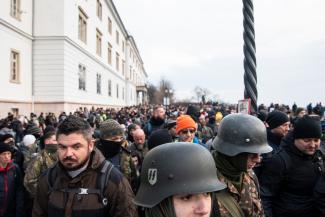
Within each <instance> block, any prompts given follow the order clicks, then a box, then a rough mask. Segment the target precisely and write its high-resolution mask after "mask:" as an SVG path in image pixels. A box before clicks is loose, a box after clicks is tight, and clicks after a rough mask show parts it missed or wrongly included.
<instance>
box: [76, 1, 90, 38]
mask: <svg viewBox="0 0 325 217" xmlns="http://www.w3.org/2000/svg"><path fill="white" fill-rule="evenodd" d="M87 19H88V17H87V15H86V14H85V13H84V12H83V10H82V9H81V8H80V7H79V22H78V38H79V39H80V40H81V41H83V42H84V43H87Z"/></svg>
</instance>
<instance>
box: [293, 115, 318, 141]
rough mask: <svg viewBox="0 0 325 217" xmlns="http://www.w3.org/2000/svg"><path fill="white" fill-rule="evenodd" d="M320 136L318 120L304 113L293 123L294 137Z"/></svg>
mask: <svg viewBox="0 0 325 217" xmlns="http://www.w3.org/2000/svg"><path fill="white" fill-rule="evenodd" d="M321 136H322V128H321V125H320V121H319V120H317V119H315V118H312V117H310V116H308V115H305V116H304V117H302V118H299V119H298V120H297V121H296V122H295V124H294V129H293V138H294V139H307V138H321Z"/></svg>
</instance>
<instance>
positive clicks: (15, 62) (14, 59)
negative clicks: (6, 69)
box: [10, 50, 20, 83]
mask: <svg viewBox="0 0 325 217" xmlns="http://www.w3.org/2000/svg"><path fill="white" fill-rule="evenodd" d="M10 65H11V67H10V82H14V83H19V77H20V74H19V71H20V57H19V52H18V51H14V50H11V55H10Z"/></svg>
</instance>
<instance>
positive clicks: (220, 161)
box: [213, 151, 248, 192]
mask: <svg viewBox="0 0 325 217" xmlns="http://www.w3.org/2000/svg"><path fill="white" fill-rule="evenodd" d="M213 158H214V161H215V163H216V167H217V169H218V171H219V172H220V173H221V174H222V175H223V176H224V177H225V178H226V179H227V180H229V181H230V182H231V183H232V184H233V185H234V186H235V187H236V189H237V190H238V192H241V189H242V182H243V178H244V175H245V173H246V172H247V158H248V154H247V153H240V154H238V155H236V156H233V157H230V156H227V155H224V154H221V153H220V152H217V151H216V152H214V153H213Z"/></svg>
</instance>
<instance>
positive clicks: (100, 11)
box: [96, 0, 102, 19]
mask: <svg viewBox="0 0 325 217" xmlns="http://www.w3.org/2000/svg"><path fill="white" fill-rule="evenodd" d="M96 13H97V17H98V18H99V19H102V3H100V0H97V11H96Z"/></svg>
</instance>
